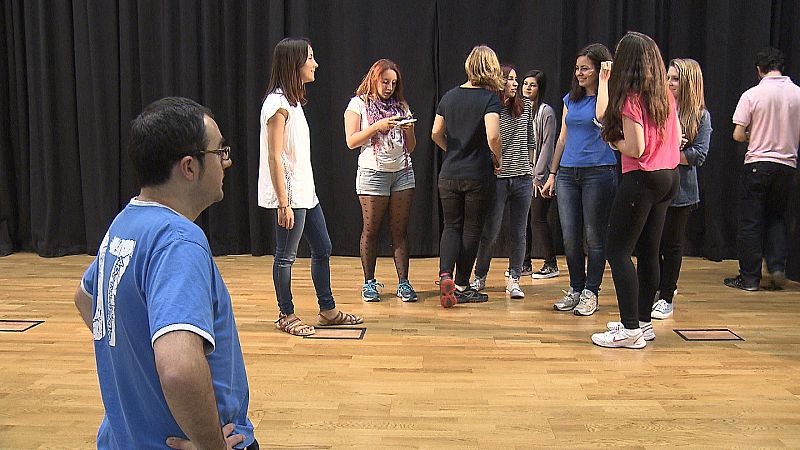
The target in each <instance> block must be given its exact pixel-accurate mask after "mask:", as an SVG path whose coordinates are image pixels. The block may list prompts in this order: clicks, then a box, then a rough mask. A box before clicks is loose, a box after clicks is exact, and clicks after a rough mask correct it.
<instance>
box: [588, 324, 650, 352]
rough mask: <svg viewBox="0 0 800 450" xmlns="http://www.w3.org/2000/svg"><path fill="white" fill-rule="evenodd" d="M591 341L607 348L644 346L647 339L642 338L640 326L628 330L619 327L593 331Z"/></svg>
mask: <svg viewBox="0 0 800 450" xmlns="http://www.w3.org/2000/svg"><path fill="white" fill-rule="evenodd" d="M592 342H593V343H594V344H595V345H599V346H600V347H608V348H619V347H625V348H644V347H645V346H647V341H645V340H644V334H643V333H642V329H641V328H637V329H635V330H628V329H626V328H624V327H620V328H614V329H611V330H608V331H606V332H604V333H595V334H593V335H592Z"/></svg>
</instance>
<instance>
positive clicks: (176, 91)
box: [0, 0, 800, 280]
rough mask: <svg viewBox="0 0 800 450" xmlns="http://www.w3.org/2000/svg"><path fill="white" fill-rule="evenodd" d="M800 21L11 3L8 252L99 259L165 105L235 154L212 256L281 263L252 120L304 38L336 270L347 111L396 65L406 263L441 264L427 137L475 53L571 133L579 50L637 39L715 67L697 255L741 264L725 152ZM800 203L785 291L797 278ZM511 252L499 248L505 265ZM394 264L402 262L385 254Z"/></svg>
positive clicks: (700, 9) (445, 6)
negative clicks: (523, 78) (148, 111)
mask: <svg viewBox="0 0 800 450" xmlns="http://www.w3.org/2000/svg"><path fill="white" fill-rule="evenodd" d="M798 13H800V6H799V5H798V2H797V1H781V0H750V1H723V0H716V1H715V0H705V1H701V0H697V1H670V0H662V1H636V0H632V1H610V0H606V1H597V0H571V1H563V2H556V1H548V0H540V1H494V2H486V1H476V0H416V1H414V0H409V1H403V2H388V3H386V2H373V1H369V0H364V1H357V0H350V1H321V0H319V1H314V0H291V1H288V0H287V1H280V0H272V1H262V0H253V1H246V0H241V1H210V0H202V1H201V0H195V1H185V0H176V1H168V2H163V1H161V0H139V1H136V0H119V1H116V2H107V1H100V0H73V1H68V0H54V1H51V0H25V1H22V0H2V2H1V3H0V23H2V25H3V29H2V32H0V53H1V55H0V56H1V57H0V95H2V97H3V101H0V255H4V254H9V253H11V252H14V251H33V252H36V253H38V254H39V255H42V256H61V255H68V254H82V253H89V254H94V253H95V252H96V250H97V247H98V246H99V243H100V241H101V240H102V237H103V233H104V231H105V229H106V228H107V227H108V225H109V223H110V221H111V219H112V218H113V217H114V215H115V214H116V213H117V211H119V210H120V209H121V208H122V207H123V206H124V205H125V204H126V203H127V201H128V200H129V199H130V198H131V197H132V196H134V195H135V194H136V192H137V190H136V187H135V182H134V178H133V176H132V173H131V167H130V163H129V161H128V158H127V155H126V146H127V142H128V133H129V123H130V121H131V119H133V118H134V117H135V116H136V114H138V112H139V111H140V110H141V109H142V108H143V107H144V106H145V105H147V104H148V103H150V102H151V101H153V100H156V99H158V98H161V97H164V96H168V95H181V96H186V97H191V98H193V99H196V100H197V101H199V102H200V103H202V104H204V105H206V106H208V107H210V108H211V110H212V111H214V113H215V116H216V119H217V121H218V123H219V124H220V128H221V130H222V132H223V135H224V136H225V137H226V138H227V140H228V141H229V142H230V143H231V146H232V147H233V152H234V153H233V159H234V164H233V167H232V168H231V169H229V170H228V172H227V174H226V177H225V199H224V201H222V202H221V203H218V204H215V205H213V206H212V207H211V208H209V209H208V210H207V211H206V212H205V213H203V214H202V215H201V217H200V218H199V219H198V223H199V224H200V225H201V226H202V227H203V229H204V230H205V231H206V233H207V234H208V237H209V240H210V243H211V247H212V249H213V250H214V252H215V253H216V254H242V253H252V254H254V255H264V254H268V253H272V251H273V247H274V238H273V236H274V226H275V225H274V218H273V216H272V214H271V213H270V212H269V211H266V210H263V209H261V208H259V207H258V206H257V204H256V198H257V193H256V182H257V178H258V152H259V145H258V135H259V123H258V116H259V110H260V103H261V99H262V96H263V94H264V89H265V87H266V81H267V75H268V69H269V67H270V62H271V61H270V59H271V55H272V48H273V47H274V45H275V43H277V41H278V40H280V39H281V38H283V37H284V36H308V37H309V38H310V39H311V41H312V45H313V47H314V51H315V55H316V57H317V61H318V62H319V64H320V67H319V69H318V70H317V81H316V82H314V83H313V84H311V85H308V95H307V96H308V99H309V103H308V105H307V106H306V115H307V117H308V121H309V124H310V127H311V133H312V135H311V140H312V159H313V166H314V171H315V179H316V183H317V193H318V195H319V197H320V201H321V203H322V205H323V208H324V209H325V211H326V218H327V221H328V228H329V230H330V234H331V240H332V241H333V251H334V253H335V254H337V255H353V256H354V255H358V241H359V234H360V230H361V213H360V208H359V204H358V201H357V198H356V195H355V192H354V179H355V170H356V164H357V153H356V152H354V151H350V150H348V149H347V147H346V145H345V141H344V131H343V120H342V117H343V112H344V108H345V107H346V105H347V102H348V100H349V98H350V97H351V95H352V93H353V91H354V90H355V88H356V86H357V85H358V83H359V81H360V80H361V78H362V77H363V75H364V73H365V72H366V71H367V69H368V68H369V67H370V65H371V64H372V62H374V61H375V60H376V59H378V58H383V57H386V58H390V59H393V60H394V61H396V62H397V63H398V64H399V65H400V67H401V69H402V70H403V77H404V81H405V91H406V94H407V98H408V100H409V102H410V104H411V107H412V109H413V110H414V112H415V114H416V116H417V117H418V118H419V122H417V140H418V145H417V149H416V151H415V152H414V154H413V158H412V159H413V164H414V167H415V172H416V178H417V189H416V192H415V198H414V206H413V209H412V217H411V222H410V229H409V233H410V242H411V248H410V252H411V254H412V255H414V256H430V255H436V254H438V243H439V235H440V226H441V219H440V211H439V202H438V197H437V190H436V176H437V173H438V169H439V164H440V161H441V154H440V152H439V151H437V150H435V148H434V144H433V143H432V142H431V141H430V138H429V134H430V128H431V124H432V122H433V116H434V114H435V108H436V104H437V101H438V99H439V98H440V97H441V95H443V94H444V93H445V92H446V91H447V90H448V89H450V88H452V87H453V86H455V85H457V84H460V83H462V82H463V81H464V79H465V74H464V69H463V63H464V59H465V58H466V55H467V54H468V52H469V50H470V49H471V48H472V46H473V45H475V44H478V43H486V44H488V45H490V46H491V47H492V48H494V49H495V51H496V52H497V53H498V56H499V57H500V59H501V61H504V62H513V63H515V64H516V65H517V67H518V68H519V71H520V72H524V71H527V70H529V69H532V68H538V69H541V70H544V71H545V72H546V74H547V76H548V92H547V95H546V98H545V100H546V102H547V103H549V104H550V105H552V106H553V107H554V108H555V110H556V113H557V114H559V116H560V114H561V110H562V106H563V105H562V103H561V97H562V96H563V95H564V93H565V92H566V91H567V90H568V87H569V81H570V78H571V76H572V67H573V66H574V62H575V59H574V57H575V53H576V52H577V51H578V50H579V49H580V48H581V47H583V46H584V45H585V44H587V43H591V42H600V43H603V44H606V45H607V46H609V48H611V49H612V50H613V47H614V45H615V43H616V41H617V40H618V39H619V37H621V36H622V34H624V33H625V32H626V31H627V30H637V31H641V32H644V33H647V34H649V35H651V36H652V37H653V38H654V39H655V40H656V41H657V42H658V43H659V45H660V47H661V51H662V53H663V55H664V58H665V60H669V59H671V58H677V57H691V58H694V59H696V60H698V61H699V62H700V64H701V65H702V67H703V71H704V76H705V83H706V101H707V106H708V109H709V110H710V112H711V116H712V122H713V126H714V133H713V135H712V140H711V150H710V153H709V157H708V159H707V161H706V164H705V165H704V166H703V167H702V168H700V171H699V172H700V183H701V186H700V187H701V196H702V202H701V206H700V208H699V209H698V210H696V211H695V212H693V213H692V216H691V219H690V222H689V230H688V239H687V244H686V254H688V255H700V256H705V257H707V258H709V259H712V260H720V259H726V258H735V257H736V240H735V237H736V210H737V198H738V194H737V190H738V185H739V183H738V180H739V172H740V168H741V164H742V157H743V154H744V151H745V148H744V147H743V146H742V145H739V144H736V143H734V141H733V140H732V139H731V137H730V136H731V133H732V130H733V126H732V124H731V117H732V115H733V110H734V108H735V106H736V102H737V101H738V99H739V96H740V95H741V93H742V92H743V91H744V90H746V89H747V88H749V87H751V86H753V85H755V84H756V83H757V82H758V80H757V77H756V75H755V70H754V67H753V62H752V61H753V55H754V54H755V52H756V51H757V50H758V49H759V48H761V47H763V46H765V45H774V46H776V47H779V48H781V49H782V50H783V51H784V52H785V53H786V55H787V63H788V64H787V74H788V75H790V76H792V77H793V78H794V79H797V77H798V75H800V72H799V71H800V25H798V20H797V19H798V17H800V16H798ZM796 184H797V183H795V185H796ZM796 191H797V190H796V189H793V192H792V196H791V200H790V213H789V230H790V240H789V242H790V246H791V248H790V258H789V267H788V274H789V276H790V277H791V278H793V279H796V280H797V279H800V239H798V237H800V232H799V231H798V210H799V209H800V208H798V207H799V206H800V198H798V194H797V192H796ZM552 219H555V214H554V215H553V217H552ZM505 247H506V245H505V242H502V238H501V242H500V243H499V245H498V248H497V251H496V254H497V255H498V256H500V255H505V254H506V253H505V252H506V248H505ZM381 248H382V250H381V251H382V253H383V254H386V255H388V254H390V248H389V243H388V237H386V236H385V237H384V239H383V242H382V244H381ZM304 251H305V252H306V253H305V255H307V254H308V253H307V249H302V248H301V254H303V252H304Z"/></svg>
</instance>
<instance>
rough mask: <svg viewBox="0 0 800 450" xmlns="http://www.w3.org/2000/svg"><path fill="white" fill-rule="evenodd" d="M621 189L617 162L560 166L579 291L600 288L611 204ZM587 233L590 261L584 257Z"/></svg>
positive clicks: (567, 247)
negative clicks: (599, 164)
mask: <svg viewBox="0 0 800 450" xmlns="http://www.w3.org/2000/svg"><path fill="white" fill-rule="evenodd" d="M616 191H617V169H616V167H614V166H594V167H560V168H559V169H558V176H557V177H556V194H557V197H556V198H557V199H558V215H559V218H560V219H561V231H562V233H563V237H564V253H565V254H566V257H567V267H568V268H569V285H570V287H571V288H572V289H573V290H575V291H578V292H580V291H582V290H584V289H588V290H590V291H592V292H593V293H594V294H595V295H597V294H598V292H599V291H600V283H601V282H602V281H603V272H604V271H605V268H606V255H605V237H606V228H607V227H608V216H609V213H610V212H611V204H612V202H613V201H614V194H615V193H616ZM584 234H585V236H586V249H587V250H588V253H589V255H588V256H589V258H588V262H586V261H585V260H584V252H583V238H584Z"/></svg>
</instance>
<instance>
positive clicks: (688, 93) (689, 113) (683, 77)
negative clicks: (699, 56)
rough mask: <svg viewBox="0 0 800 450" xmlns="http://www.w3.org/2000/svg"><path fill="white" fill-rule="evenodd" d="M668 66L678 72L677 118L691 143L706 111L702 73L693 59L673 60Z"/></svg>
mask: <svg viewBox="0 0 800 450" xmlns="http://www.w3.org/2000/svg"><path fill="white" fill-rule="evenodd" d="M669 65H670V66H672V67H674V68H675V71H677V72H678V95H677V99H676V100H678V117H679V118H680V121H681V128H683V132H684V133H686V139H687V141H689V142H693V141H694V139H695V138H696V137H697V131H698V129H699V128H700V120H701V119H702V118H703V110H704V109H706V100H705V94H704V93H703V71H702V70H700V64H698V63H697V61H695V60H693V59H688V58H684V59H673V60H672V61H670V62H669Z"/></svg>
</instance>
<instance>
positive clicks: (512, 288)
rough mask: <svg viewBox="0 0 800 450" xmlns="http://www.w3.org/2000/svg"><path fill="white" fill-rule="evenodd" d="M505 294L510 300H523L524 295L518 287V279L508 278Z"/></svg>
mask: <svg viewBox="0 0 800 450" xmlns="http://www.w3.org/2000/svg"><path fill="white" fill-rule="evenodd" d="M506 292H508V294H509V295H510V296H511V298H525V293H524V292H522V289H521V288H520V287H519V278H514V277H509V279H508V284H507V285H506Z"/></svg>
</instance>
